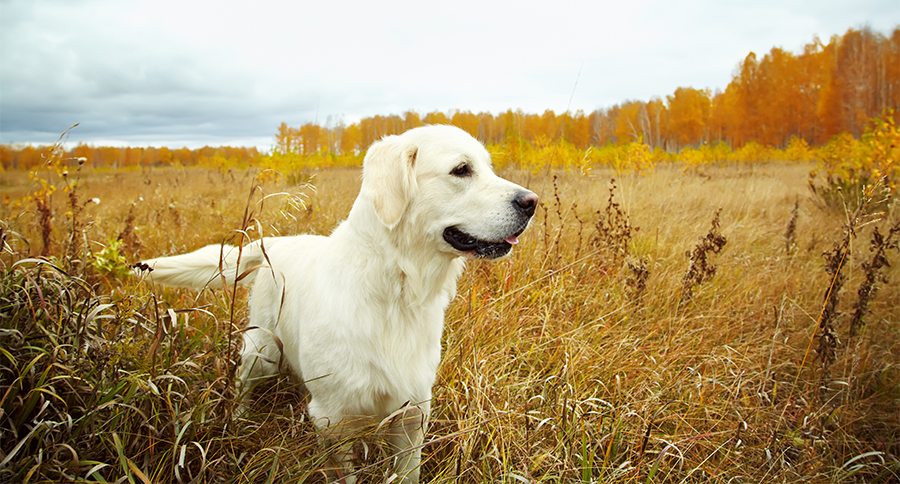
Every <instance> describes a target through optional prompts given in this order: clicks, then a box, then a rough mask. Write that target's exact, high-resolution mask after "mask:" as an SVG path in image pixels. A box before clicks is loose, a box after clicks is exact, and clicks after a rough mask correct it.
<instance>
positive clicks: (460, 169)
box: [450, 163, 472, 178]
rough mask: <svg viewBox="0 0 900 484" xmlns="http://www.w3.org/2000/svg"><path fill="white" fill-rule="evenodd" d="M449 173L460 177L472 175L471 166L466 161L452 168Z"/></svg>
mask: <svg viewBox="0 0 900 484" xmlns="http://www.w3.org/2000/svg"><path fill="white" fill-rule="evenodd" d="M450 174H451V175H453V176H458V177H460V178H464V177H467V176H470V175H472V168H470V167H469V164H468V163H463V164H461V165H459V166H457V167H456V168H454V169H453V170H452V171H451V172H450Z"/></svg>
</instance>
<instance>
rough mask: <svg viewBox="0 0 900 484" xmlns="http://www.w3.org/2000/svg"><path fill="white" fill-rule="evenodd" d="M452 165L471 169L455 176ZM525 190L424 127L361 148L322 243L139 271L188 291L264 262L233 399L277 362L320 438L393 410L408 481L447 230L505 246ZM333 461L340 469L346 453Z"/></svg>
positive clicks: (521, 220)
mask: <svg viewBox="0 0 900 484" xmlns="http://www.w3.org/2000/svg"><path fill="white" fill-rule="evenodd" d="M461 165H466V168H468V170H469V171H470V173H469V174H468V175H467V174H465V173H463V174H462V175H463V176H460V173H456V174H454V173H452V172H453V171H454V169H455V168H458V167H460V166H461ZM522 194H525V195H526V196H529V197H532V198H531V201H532V202H533V203H536V201H537V198H536V196H534V194H532V193H530V192H528V191H526V190H524V189H523V188H522V187H520V186H518V185H515V184H513V183H511V182H509V181H507V180H504V179H502V178H500V177H498V176H496V175H495V174H494V173H493V171H492V168H491V164H490V156H489V155H488V152H487V151H486V150H485V149H484V147H483V146H482V145H481V144H480V143H479V142H477V141H476V140H475V139H474V138H472V137H471V136H469V135H468V134H467V133H465V132H464V131H462V130H459V129H457V128H453V127H450V126H426V127H422V128H417V129H413V130H410V131H407V132H406V133H404V134H402V135H398V136H388V137H386V138H384V139H382V140H381V141H379V142H377V143H375V144H373V145H372V146H371V148H370V149H369V151H368V153H367V154H366V157H365V161H364V167H363V179H362V186H361V189H360V193H359V196H358V197H357V199H356V201H355V203H354V204H353V208H352V209H351V211H350V215H349V216H348V217H347V220H345V221H344V222H342V223H341V224H340V225H339V226H338V227H337V228H336V229H335V230H334V232H333V233H332V234H331V235H330V236H328V237H322V236H312V235H301V236H295V237H271V238H265V239H264V240H263V242H262V245H263V247H264V250H263V249H261V247H260V243H259V242H256V243H253V244H250V245H247V246H245V247H243V248H242V249H241V251H240V252H241V254H240V264H239V265H240V267H238V264H237V263H236V262H237V261H238V250H237V249H236V248H234V247H228V246H225V247H223V246H220V245H211V246H208V247H204V248H202V249H199V250H197V251H195V252H191V253H189V254H183V255H178V256H173V257H162V258H158V259H153V260H149V261H145V263H146V264H147V265H148V266H150V267H151V268H152V269H153V270H152V271H151V272H149V277H150V278H151V279H152V280H153V281H156V282H159V283H163V284H167V285H176V286H183V287H193V288H203V287H210V286H221V285H222V284H232V283H233V282H234V279H235V277H237V275H239V274H243V273H245V271H248V270H252V268H253V267H257V266H261V268H260V269H258V270H256V271H254V272H252V275H250V276H249V277H246V278H244V279H242V281H241V283H247V282H250V281H252V290H251V293H250V326H252V327H258V328H262V329H250V330H248V331H246V332H245V333H244V347H243V353H242V356H241V367H240V371H239V376H238V382H239V385H240V387H239V392H238V394H239V396H244V395H245V394H247V393H248V392H249V390H250V389H251V388H252V386H253V385H254V384H255V383H256V382H258V381H259V380H260V379H263V378H266V377H268V376H270V375H272V374H274V373H275V372H277V371H278V364H279V361H283V362H284V363H286V364H287V366H289V367H290V369H291V370H293V372H295V373H296V374H297V375H298V376H299V377H300V378H301V379H303V380H304V381H305V384H306V387H307V389H308V390H309V393H310V395H311V400H310V402H309V408H308V411H309V415H310V416H311V418H312V419H313V421H314V422H315V424H316V425H317V427H318V428H320V429H321V430H322V432H323V435H325V436H326V437H337V436H340V435H346V433H347V432H351V431H352V430H353V427H354V425H353V424H352V423H351V422H360V421H365V420H360V419H358V418H357V417H364V418H368V419H369V421H372V419H375V421H379V420H381V419H383V418H385V417H387V416H389V415H392V414H396V415H397V417H396V418H394V419H393V420H392V422H393V423H391V425H390V429H389V430H388V437H389V439H390V441H391V443H392V445H393V446H394V447H395V451H396V452H397V458H396V462H395V470H396V472H397V473H398V475H399V476H400V477H401V478H403V479H404V481H405V482H415V481H417V480H418V474H419V471H418V466H419V459H420V449H421V445H422V442H423V437H424V432H425V427H426V424H427V419H428V416H429V413H430V401H431V387H432V385H433V384H434V380H435V374H436V372H437V367H438V363H439V361H440V356H441V355H440V351H441V344H440V340H441V332H442V330H443V325H444V311H445V309H446V308H447V305H448V303H449V302H450V300H451V299H452V298H453V296H454V295H455V293H456V282H457V279H458V278H459V276H460V274H461V273H462V271H463V268H464V265H465V259H466V257H467V256H471V254H470V253H467V252H465V251H461V250H457V249H455V248H454V246H452V245H451V244H450V243H449V242H448V241H446V240H445V238H444V237H443V232H444V230H445V229H446V228H447V227H458V228H460V229H462V230H464V231H465V232H466V233H467V234H471V235H472V236H473V237H475V238H477V239H480V240H485V241H493V242H500V241H504V240H505V241H507V242H508V243H510V244H514V243H515V242H516V241H517V239H516V237H515V236H516V235H518V233H520V232H521V231H522V230H523V229H524V228H525V226H526V225H527V223H528V220H529V218H530V216H531V213H527V214H524V215H523V214H522V213H520V212H521V210H517V209H516V207H515V205H514V201H513V200H514V199H515V198H516V197H520V196H522ZM531 212H533V207H532V208H531ZM220 268H221V269H223V270H222V272H221V273H220ZM272 335H275V336H277V337H278V339H279V340H280V342H281V343H282V344H283V355H282V353H281V351H279V348H278V346H277V344H276V342H275V340H274V339H273V338H272ZM282 358H283V360H282ZM398 410H399V412H398ZM338 460H339V461H342V462H341V465H343V466H345V467H344V468H345V470H346V468H347V467H346V466H347V465H348V464H349V452H348V453H347V454H345V455H341V456H338ZM346 477H347V480H348V481H352V480H353V479H352V477H350V476H346Z"/></svg>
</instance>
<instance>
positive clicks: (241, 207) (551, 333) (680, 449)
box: [0, 165, 900, 482]
mask: <svg viewBox="0 0 900 484" xmlns="http://www.w3.org/2000/svg"><path fill="white" fill-rule="evenodd" d="M808 170H809V166H802V165H801V166H781V165H766V166H762V167H753V166H750V167H743V166H740V167H712V166H711V167H707V168H705V169H704V170H703V172H702V173H700V172H695V171H691V170H687V171H685V170H681V169H680V168H679V167H672V168H666V167H661V168H657V169H656V170H654V171H650V172H647V173H645V174H644V175H642V176H635V175H629V174H617V176H616V183H615V188H611V187H610V184H609V182H610V178H611V177H612V175H613V172H612V171H607V170H600V169H595V170H593V171H592V172H590V174H589V175H588V174H582V173H556V172H552V171H551V172H550V174H549V175H545V174H543V173H534V172H531V171H507V172H505V173H504V175H505V176H507V177H509V178H511V179H513V180H514V181H517V182H519V183H522V184H525V185H527V186H529V188H531V189H533V190H535V191H536V192H537V193H539V194H541V195H542V200H544V202H543V207H542V209H541V210H539V212H538V214H537V219H536V220H535V221H534V223H533V224H532V227H531V228H530V229H529V230H528V231H527V232H526V233H525V234H524V235H523V237H522V243H521V244H520V245H519V246H517V249H516V250H515V251H514V252H515V253H514V254H513V256H512V257H511V258H510V259H508V260H503V261H499V262H496V263H489V262H483V261H473V262H472V263H470V266H469V268H468V270H467V271H466V273H465V275H464V276H463V278H462V280H461V281H460V291H459V294H460V295H459V296H458V297H457V299H456V300H455V301H454V302H453V303H452V304H451V307H450V309H449V311H448V314H447V328H446V331H445V336H444V341H443V345H444V350H443V361H442V365H441V367H440V370H439V375H438V382H437V384H436V386H435V389H434V401H433V404H432V408H433V412H434V415H433V421H432V425H431V428H430V430H429V433H428V436H427V439H426V445H425V448H424V451H423V467H424V468H423V478H424V479H426V480H429V481H435V482H456V481H458V482H497V481H502V482H533V481H541V482H543V481H549V482H560V481H562V482H602V481H615V482H638V481H639V482H653V481H673V482H699V481H709V480H715V481H723V482H724V481H729V480H738V481H751V482H763V481H804V480H805V481H828V480H865V481H875V482H879V481H880V482H891V481H896V480H897V479H898V476H900V461H898V455H900V445H898V442H900V438H898V435H900V422H898V419H897V407H896V402H897V398H898V395H900V385H898V382H900V371H898V366H897V357H896V355H897V354H900V334H898V332H897V326H896V322H897V321H898V319H900V308H898V306H897V304H896V303H895V302H894V301H897V300H900V288H898V284H897V281H898V280H900V279H898V276H900V274H898V269H897V268H896V264H892V265H891V264H880V263H879V264H878V268H877V275H876V276H875V281H876V282H878V283H879V285H878V291H877V292H875V291H869V292H867V293H866V294H868V296H867V299H866V301H865V306H864V309H863V311H864V315H865V321H866V324H864V325H862V324H858V325H857V326H856V327H855V328H856V329H855V331H856V335H855V337H854V338H853V342H852V346H845V345H847V343H846V341H848V339H847V338H846V337H845V335H847V334H849V328H850V321H851V319H852V318H851V314H852V313H854V312H855V311H856V310H857V309H858V307H859V305H858V302H857V301H856V298H854V297H852V296H853V294H850V295H849V296H848V293H847V292H846V291H845V292H844V293H843V295H842V297H841V298H840V299H839V300H837V301H836V302H835V308H834V313H833V314H834V319H833V320H832V330H833V331H834V332H835V334H836V335H838V336H839V338H837V339H836V345H835V347H834V360H833V362H831V363H830V365H829V367H828V374H827V375H825V376H823V372H822V369H821V367H820V366H819V365H815V364H813V362H814V361H815V360H814V358H813V357H812V356H811V355H810V348H812V345H814V343H815V341H816V338H817V336H818V334H819V324H818V323H819V319H818V317H819V315H820V314H821V312H822V308H823V294H824V292H825V290H826V288H827V287H828V286H829V285H830V284H831V281H832V276H831V275H829V274H828V273H827V272H826V270H825V266H824V264H823V260H822V252H823V251H824V250H826V249H827V248H828V247H830V246H831V245H832V244H833V243H834V242H838V243H840V242H841V241H842V240H843V235H844V233H843V232H842V230H843V227H844V225H845V222H846V217H845V216H844V215H843V214H841V213H838V212H835V211H834V210H825V209H820V208H817V206H816V205H815V204H813V203H810V202H809V201H808V200H807V199H806V197H808V196H809V195H808V192H807V188H806V174H807V172H808ZM256 175H257V174H256V173H253V172H250V171H247V172H243V171H236V172H230V173H229V172H223V171H215V170H206V169H172V168H169V169H161V170H150V169H147V170H143V171H140V172H129V173H109V172H106V173H101V172H93V171H90V170H86V171H84V172H83V173H81V175H80V177H81V178H80V183H79V184H78V190H79V192H78V193H79V197H80V199H81V200H87V199H90V198H99V199H100V200H101V201H102V202H101V203H100V204H99V205H92V206H91V208H90V211H89V212H86V213H85V215H84V220H85V223H84V224H81V225H79V226H76V228H77V230H78V231H79V232H80V236H81V237H82V238H83V239H84V240H87V241H88V242H89V245H88V248H87V249H86V255H84V257H85V260H86V261H90V263H85V264H78V265H71V264H68V263H67V256H66V254H65V251H64V250H62V247H59V246H53V247H54V248H55V249H54V250H53V251H51V253H50V254H48V256H49V257H46V258H39V257H34V256H37V255H39V253H40V243H31V244H29V243H27V242H26V241H31V240H34V241H39V240H41V237H42V235H41V229H40V227H39V225H38V224H35V221H37V220H40V214H39V213H37V212H36V211H35V209H34V208H33V204H31V203H27V202H26V203H21V204H16V202H15V200H21V199H22V197H24V196H25V195H26V193H28V192H29V191H30V188H29V187H28V185H27V180H26V178H24V176H23V175H21V174H16V173H9V172H7V173H3V174H2V175H0V176H2V177H3V181H4V183H2V184H0V187H4V188H2V190H4V195H7V196H8V197H9V199H10V200H11V202H9V203H4V205H3V206H2V211H0V219H2V221H3V223H2V224H0V229H2V230H0V240H4V241H5V242H4V252H3V253H2V255H0V261H2V271H3V272H2V274H3V275H2V281H0V316H2V325H0V331H2V332H0V338H2V339H0V342H2V345H0V346H2V351H0V399H2V400H0V403H2V406H0V408H2V414H0V432H2V438H0V480H2V481H8V482H36V481H77V480H84V481H104V480H105V481H116V480H123V481H126V482H142V481H145V482H180V481H191V480H198V481H220V480H224V481H241V482H244V481H247V482H266V481H267V482H282V481H302V480H307V481H312V482H319V481H322V480H324V474H323V471H324V470H325V469H326V468H327V466H328V465H329V464H328V457H329V449H327V448H323V447H321V446H320V444H319V443H318V441H317V439H316V437H315V433H314V431H313V427H312V425H311V424H310V423H309V422H308V421H307V419H306V417H305V414H304V405H305V398H306V397H305V395H304V394H303V392H302V388H301V385H299V384H298V383H296V382H294V381H293V380H291V379H289V378H281V379H276V380H274V381H272V382H271V383H270V384H269V385H261V387H262V388H261V389H260V391H259V394H257V395H256V398H255V404H253V405H252V406H251V408H250V411H249V412H248V414H247V415H246V416H242V417H240V418H236V419H233V418H231V416H230V415H229V409H230V406H231V401H232V394H231V392H232V390H231V389H230V385H229V382H230V378H231V371H232V369H233V365H234V363H235V361H234V348H235V347H234V343H235V342H236V340H237V338H235V336H236V335H237V334H238V332H239V331H240V330H241V328H242V327H243V326H244V325H245V324H246V309H245V308H246V304H245V298H246V294H245V293H244V291H242V290H240V289H238V290H236V291H233V290H232V291H220V292H203V293H201V294H199V295H197V294H195V293H192V292H189V291H181V290H171V289H161V288H156V287H151V286H149V285H147V284H145V283H142V282H140V281H139V280H138V279H137V278H135V277H132V276H130V275H123V274H121V273H120V272H119V271H117V270H115V268H116V267H121V266H124V265H126V264H127V262H130V261H135V260H138V259H139V258H141V257H149V256H156V255H162V254H170V253H176V252H182V251H185V250H189V249H193V248H196V247H197V246H200V245H205V244H208V243H215V242H218V241H221V240H224V239H225V238H227V237H229V236H230V234H232V233H234V232H233V231H234V230H236V229H241V230H242V232H240V233H241V234H246V235H247V236H249V237H254V238H255V237H257V236H259V234H260V233H261V232H265V233H266V234H273V233H283V234H289V233H300V232H313V233H327V232H328V231H330V230H331V228H332V227H333V226H334V224H335V223H336V222H337V221H338V220H340V219H341V218H343V217H344V216H345V215H346V213H347V211H348V210H349V207H350V205H351V203H352V201H353V196H354V195H355V193H356V190H357V189H358V177H359V175H358V172H357V171H356V170H328V171H320V172H318V173H317V174H316V176H315V178H314V179H313V180H312V182H313V183H314V184H315V185H316V191H311V190H309V189H308V188H303V190H304V191H305V193H306V194H307V195H308V199H305V200H304V204H303V205H302V206H301V205H298V204H289V203H288V201H287V200H288V199H284V198H269V199H266V202H265V204H264V205H263V206H260V205H259V204H258V200H259V199H260V197H259V196H258V195H254V197H255V198H254V199H253V200H252V201H250V202H248V201H247V192H248V190H250V189H251V187H253V186H255V185H257V184H259V183H260V181H259V180H260V178H258V177H257V176H256ZM554 175H555V176H554ZM263 179H264V180H265V181H264V182H262V189H263V190H264V191H265V192H266V193H274V192H282V191H287V192H296V191H297V189H298V187H297V186H295V185H292V184H291V182H292V181H297V179H295V180H288V179H286V178H283V177H282V178H277V177H263ZM304 180H305V178H304ZM51 181H54V182H58V181H59V180H55V179H54V180H51ZM798 199H800V200H801V201H802V206H803V207H804V208H805V210H804V219H803V221H804V222H803V223H802V224H796V223H794V228H793V229H792V231H791V234H792V235H791V236H790V240H791V243H790V244H788V247H790V250H789V251H787V252H788V253H786V250H785V248H786V244H785V229H784V228H785V226H787V225H789V224H790V220H792V219H795V217H796V216H795V215H792V209H793V208H794V206H795V202H796V201H797V200H798ZM48 200H49V202H48V203H49V206H50V207H51V208H53V209H54V210H59V209H61V207H63V205H64V204H65V203H66V201H67V200H68V198H67V199H65V200H64V199H63V198H62V197H58V196H56V198H54V196H51V197H50V198H49V199H48ZM718 209H721V212H720V216H719V217H718V218H717V220H718V223H714V224H712V227H713V230H710V217H711V215H712V214H714V213H717V212H716V211H717V210H718ZM248 210H249V211H248ZM886 210H889V211H882V213H881V214H880V215H877V214H876V215H874V216H871V217H870V218H868V219H866V220H867V223H866V224H862V225H861V226H859V227H858V228H857V232H856V233H857V237H859V238H861V239H862V240H869V239H870V238H872V237H875V236H874V234H875V231H874V229H875V227H879V230H880V232H879V234H889V233H895V232H891V230H892V229H891V227H893V226H895V225H896V216H895V215H894V214H893V212H892V211H890V210H893V209H892V207H887V209H886ZM794 213H796V212H794ZM251 221H252V223H250V222H251ZM257 222H258V223H257ZM795 222H796V221H795ZM886 224H888V225H886ZM889 224H894V225H889ZM71 227H72V224H70V223H65V218H62V219H60V218H55V219H54V220H53V226H52V232H51V234H52V235H53V237H54V240H67V237H68V236H69V235H70V234H69V232H68V231H70V230H72V229H71ZM595 227H596V228H595ZM626 228H627V230H625V229H626ZM709 234H713V235H712V237H713V239H715V240H719V239H718V238H717V237H724V238H727V248H725V250H721V251H720V252H719V253H717V254H715V256H714V264H715V267H716V270H715V272H714V273H709V274H708V277H704V278H703V279H702V281H700V282H698V283H697V284H694V285H692V292H691V297H690V303H689V304H686V303H682V299H683V294H684V287H685V277H686V276H685V275H686V274H689V273H690V270H691V269H690V268H691V267H692V260H691V257H690V254H692V253H693V250H692V249H693V248H694V247H695V245H696V244H697V241H698V240H700V239H704V240H705V238H706V237H708V236H709ZM241 236H242V237H243V235H241ZM891 237H892V236H891ZM891 237H889V236H884V235H881V239H880V240H882V242H881V245H880V246H879V247H882V248H881V249H873V251H874V252H866V251H863V250H857V249H855V247H854V245H853V244H852V243H851V244H849V245H848V248H849V251H848V252H847V253H846V255H845V257H844V262H843V271H844V272H843V273H844V275H845V277H846V282H845V287H856V286H859V285H861V284H865V281H867V280H868V279H869V275H868V274H869V272H871V271H872V270H874V269H869V267H874V266H873V265H872V264H874V263H873V262H872V260H873V257H875V256H877V255H878V254H882V256H883V257H884V259H885V260H887V261H890V262H893V261H894V260H895V258H896V256H897V252H896V248H895V247H896V245H895V244H894V245H891V242H890V241H892V240H894V239H893V238H891ZM876 238H877V237H876ZM885 240H887V242H885ZM116 241H120V242H118V243H116ZM110 247H114V248H113V249H110ZM878 250H881V252H877V251H878ZM879 260H880V259H879ZM862 262H865V263H866V264H867V265H866V266H865V267H863V266H862ZM885 280H886V281H888V282H884V281H885ZM860 294H862V293H860ZM823 378H824V381H823ZM823 385H824V386H826V387H827V388H828V391H827V392H825V393H822V392H820V387H822V386H823ZM822 396H824V398H822ZM358 454H359V455H360V456H361V459H362V462H361V464H360V467H359V468H360V473H361V475H362V476H363V479H364V480H365V481H377V480H380V479H382V478H383V477H384V473H385V472H386V470H387V468H388V456H387V455H386V454H385V452H384V451H383V450H382V449H381V446H380V445H379V442H378V439H377V437H374V436H373V438H372V439H371V440H369V441H368V444H367V445H364V446H363V445H359V446H358Z"/></svg>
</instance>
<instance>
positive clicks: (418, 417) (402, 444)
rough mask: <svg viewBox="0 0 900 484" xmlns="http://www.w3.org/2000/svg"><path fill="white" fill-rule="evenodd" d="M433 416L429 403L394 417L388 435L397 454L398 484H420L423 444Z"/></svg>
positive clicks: (414, 406)
mask: <svg viewBox="0 0 900 484" xmlns="http://www.w3.org/2000/svg"><path fill="white" fill-rule="evenodd" d="M430 415H431V403H430V402H428V401H425V402H422V403H419V404H417V405H411V406H409V407H406V409H405V410H404V411H403V412H401V413H400V414H399V415H397V416H396V417H394V420H393V421H392V422H391V426H390V429H389V431H388V432H389V433H388V441H389V442H390V444H391V447H392V448H393V451H394V453H395V456H394V473H395V474H396V475H397V477H398V478H399V479H400V480H399V481H397V482H403V483H405V484H413V483H417V482H419V465H420V463H421V460H422V443H423V442H424V441H425V431H426V430H427V428H428V418H429V416H430Z"/></svg>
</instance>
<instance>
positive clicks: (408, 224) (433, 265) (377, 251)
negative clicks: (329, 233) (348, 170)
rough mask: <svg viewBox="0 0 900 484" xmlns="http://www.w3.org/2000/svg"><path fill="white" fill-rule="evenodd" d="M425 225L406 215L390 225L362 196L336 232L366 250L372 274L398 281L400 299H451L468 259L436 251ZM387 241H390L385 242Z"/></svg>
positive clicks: (416, 301) (420, 301)
mask: <svg viewBox="0 0 900 484" xmlns="http://www.w3.org/2000/svg"><path fill="white" fill-rule="evenodd" d="M422 226H423V225H422V224H421V223H417V221H416V220H410V219H408V218H406V217H405V218H404V219H401V221H400V223H398V224H397V226H395V227H393V228H388V227H386V226H385V225H384V224H382V223H381V222H380V221H379V220H378V218H377V217H376V215H375V210H374V207H373V205H372V203H371V201H370V200H368V199H367V198H366V197H365V196H360V197H358V198H357V199H356V201H355V202H354V204H353V208H352V209H351V210H350V215H349V216H348V217H347V220H346V221H344V222H343V223H342V224H341V225H340V226H339V227H338V228H337V229H336V230H335V235H338V234H340V236H342V237H348V238H350V239H352V243H354V244H356V246H357V247H358V250H360V251H362V252H365V253H366V255H367V256H368V258H369V259H368V263H367V266H366V267H367V268H368V269H369V270H370V272H371V273H370V274H369V275H368V276H369V277H376V278H380V277H388V278H390V279H392V280H394V281H398V284H400V292H399V294H398V295H397V296H396V297H397V298H398V299H400V300H399V301H397V302H402V303H404V304H407V305H408V304H413V305H418V304H431V302H432V301H434V299H435V298H441V297H446V298H447V300H448V301H449V299H451V298H452V297H453V296H454V295H455V294H456V282H457V280H458V279H459V276H460V275H461V274H462V271H463V269H464V268H465V258H463V257H460V256H456V255H453V254H449V253H446V252H440V251H436V250H435V249H434V248H433V246H432V244H436V243H438V242H437V241H434V240H424V239H423V237H425V236H424V235H423V234H422ZM385 240H388V241H390V243H389V244H385V243H383V241H385ZM375 287H378V285H376V286H375Z"/></svg>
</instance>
